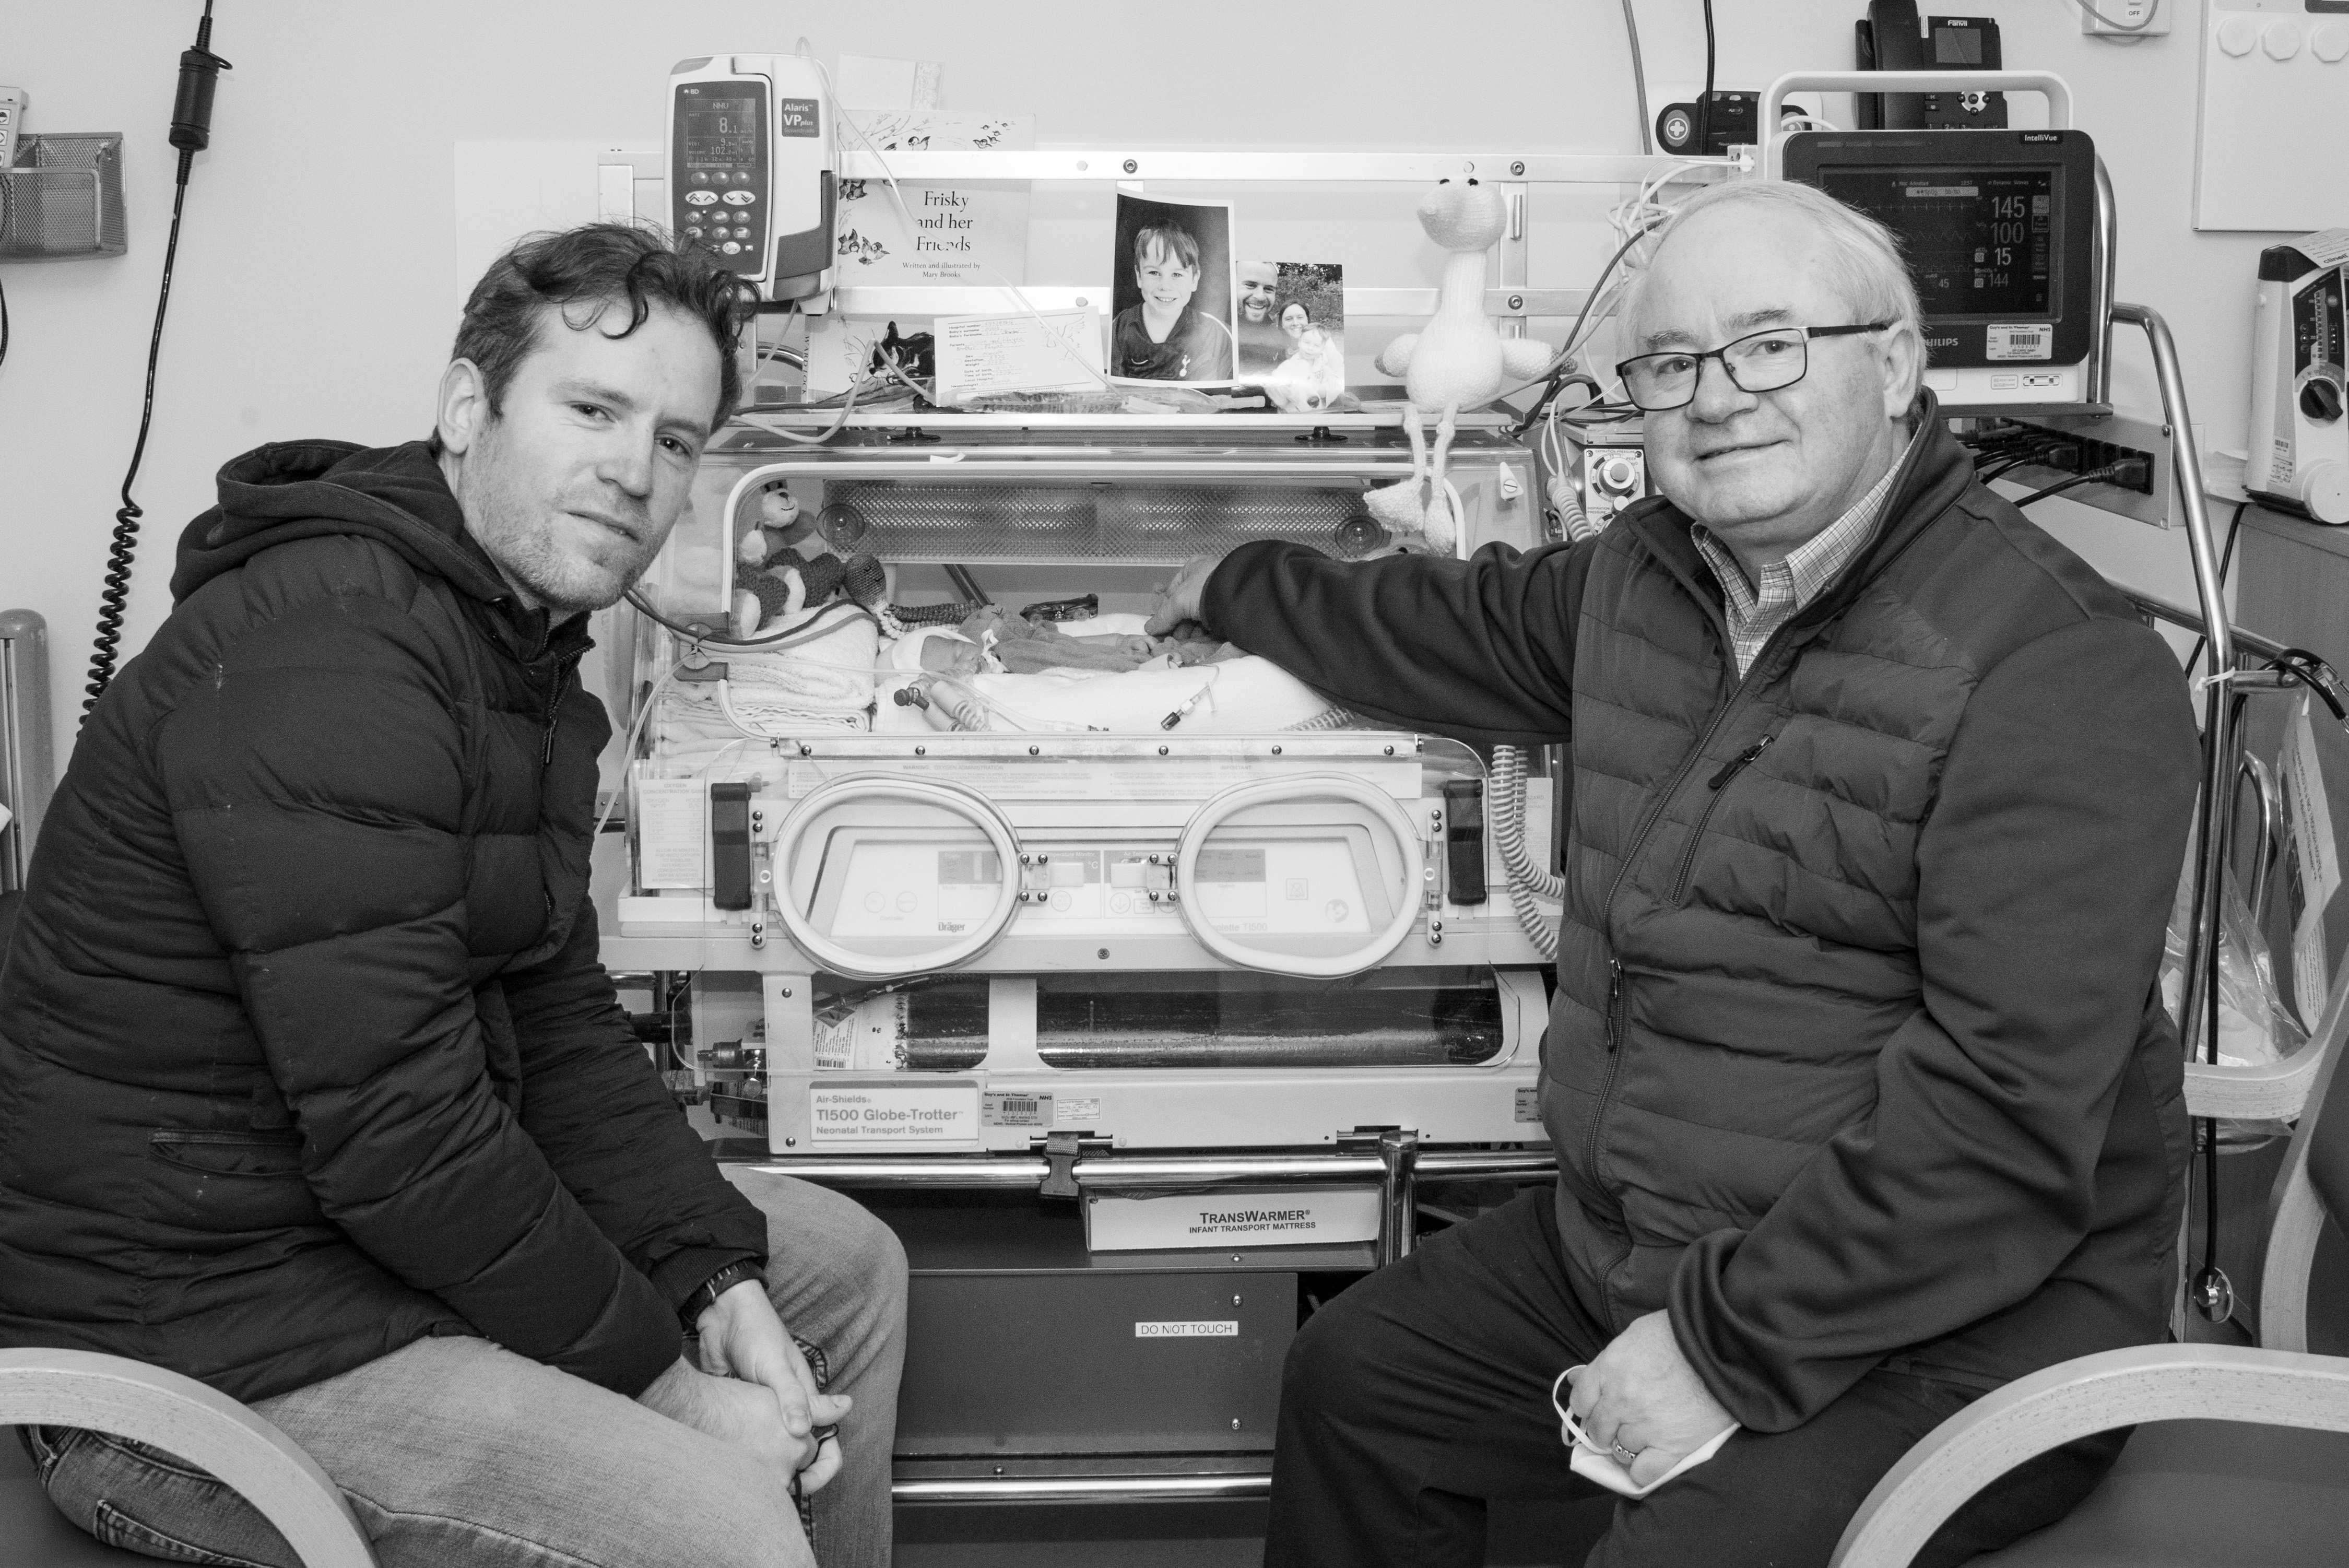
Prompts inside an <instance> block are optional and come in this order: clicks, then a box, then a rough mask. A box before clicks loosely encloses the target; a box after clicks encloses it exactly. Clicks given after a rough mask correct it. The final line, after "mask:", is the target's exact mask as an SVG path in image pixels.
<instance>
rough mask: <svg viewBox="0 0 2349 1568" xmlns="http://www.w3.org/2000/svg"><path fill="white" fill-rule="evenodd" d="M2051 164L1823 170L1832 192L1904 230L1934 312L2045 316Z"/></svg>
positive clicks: (1906, 250) (2051, 246) (2053, 301)
mask: <svg viewBox="0 0 2349 1568" xmlns="http://www.w3.org/2000/svg"><path fill="white" fill-rule="evenodd" d="M2055 176H2056V171H2055V170H2054V168H2052V167H2038V168H2034V167H2031V166H2029V165H2023V164H2018V165H2013V166H2010V167H2007V168H1989V169H1935V168H1907V169H1892V168H1881V167H1878V168H1868V167H1854V166H1850V165H1847V166H1845V167H1842V168H1823V169H1821V170H1820V171H1819V175H1818V179H1819V183H1820V184H1821V185H1822V186H1824V187H1825V188H1826V192H1827V193H1828V194H1829V195H1832V196H1834V197H1836V198H1837V200H1838V201H1842V202H1847V203H1849V204H1850V205H1852V206H1855V207H1857V208H1858V209H1859V210H1860V211H1862V212H1864V213H1868V215H1869V216H1871V217H1873V218H1875V219H1876V220H1878V222H1879V223H1883V224H1884V225H1885V226H1886V227H1887V228H1889V229H1890V230H1891V231H1892V232H1893V233H1894V234H1898V235H1899V236H1900V248H1901V254H1903V255H1904V256H1906V257H1907V258H1908V262H1909V275H1910V276H1912V277H1914V278H1915V279H1916V282H1917V294H1918V297H1919V300H1920V303H1921V304H1922V305H1923V306H1924V310H1925V314H1926V316H1927V317H1944V318H1946V317H1990V318H1994V319H1998V320H2014V319H2026V318H2031V317H2038V318H2041V319H2044V318H2045V317H2049V316H2052V315H2054V313H2055V311H2056V310H2057V309H2058V307H2059V302H2058V300H2057V298H2056V291H2055V269H2056V256H2055V193H2056V192H2055Z"/></svg>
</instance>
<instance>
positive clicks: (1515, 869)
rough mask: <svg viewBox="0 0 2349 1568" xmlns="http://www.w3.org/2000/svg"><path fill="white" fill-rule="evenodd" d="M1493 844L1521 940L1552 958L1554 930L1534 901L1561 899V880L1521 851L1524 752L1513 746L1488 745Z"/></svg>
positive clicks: (1563, 890) (1563, 882)
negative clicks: (1523, 937)
mask: <svg viewBox="0 0 2349 1568" xmlns="http://www.w3.org/2000/svg"><path fill="white" fill-rule="evenodd" d="M1493 793H1494V794H1495V797H1496V798H1495V801H1494V803H1493V804H1494V811H1493V814H1492V829H1493V843H1494V845H1495V847H1497V848H1498V849H1499V850H1500V852H1501V864H1502V866H1503V867H1505V868H1506V870H1507V872H1508V880H1509V903H1510V906H1511V907H1512V908H1513V909H1516V916H1517V924H1518V925H1519V926H1521V927H1523V928H1524V929H1525V933H1526V940H1528V941H1530V942H1532V943H1533V944H1534V948H1535V950H1537V951H1538V952H1539V953H1540V954H1541V955H1542V957H1544V958H1547V959H1555V958H1556V957H1557V932H1556V931H1555V930H1553V929H1550V925H1549V922H1548V921H1547V920H1546V919H1543V918H1542V912H1541V909H1540V908H1539V907H1538V906H1537V905H1536V904H1535V902H1534V899H1535V898H1537V897H1538V898H1560V899H1562V898H1565V897H1566V879H1565V878H1564V877H1553V876H1551V875H1550V874H1549V873H1548V872H1547V871H1544V870H1543V869H1541V867H1537V866H1536V865H1535V864H1534V863H1533V857H1531V856H1529V855H1527V854H1526V753H1524V751H1523V750H1521V749H1520V748H1518V747H1516V746H1508V745H1501V746H1495V747H1494V748H1493Z"/></svg>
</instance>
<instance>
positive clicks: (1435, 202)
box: [1363, 180, 1551, 555]
mask: <svg viewBox="0 0 2349 1568" xmlns="http://www.w3.org/2000/svg"><path fill="white" fill-rule="evenodd" d="M1419 226H1420V227H1421V228H1423V229H1424V230H1426V231H1427V237H1428V238H1429V239H1431V240H1433V241H1434V242H1435V243H1436V244H1439V245H1442V246H1443V247H1444V249H1445V250H1447V251H1449V252H1451V253H1452V254H1451V257H1450V259H1449V260H1447V261H1446V262H1445V263H1444V285H1443V287H1442V289H1441V290H1440V291H1439V293H1438V295H1437V297H1436V303H1435V314H1434V315H1433V316H1432V317H1428V322H1427V325H1426V327H1423V328H1422V329H1421V330H1420V331H1417V332H1410V333H1405V334H1404V335H1403V336H1402V337H1398V338H1396V339H1395V340H1394V341H1393V342H1392V343H1390V344H1388V345H1387V346H1386V348H1384V349H1382V350H1381V352H1380V354H1379V358H1378V367H1379V369H1380V370H1381V371H1382V372H1384V373H1385V374H1387V375H1390V376H1401V377H1402V379H1403V410H1402V422H1403V429H1404V430H1406V431H1409V432H1410V434H1411V477H1410V478H1409V479H1408V480H1405V481H1403V482H1402V483H1399V484H1391V485H1387V486H1385V487H1384V488H1382V489H1379V490H1373V491H1371V493H1369V494H1368V495H1366V496H1364V497H1363V504H1365V505H1366V506H1368V507H1369V508H1370V513H1371V516H1373V517H1375V518H1377V519H1378V520H1379V521H1380V522H1381V523H1382V524H1385V525H1386V527H1387V531H1388V532H1389V533H1390V534H1392V535H1395V537H1396V539H1397V541H1398V543H1400V544H1401V545H1402V546H1403V547H1404V548H1406V549H1409V548H1419V549H1428V550H1433V551H1435V552H1437V553H1439V554H1443V555H1450V554H1451V553H1452V552H1453V548H1454V545H1456V544H1457V542H1458V540H1459V536H1460V519H1459V517H1458V516H1457V514H1455V513H1454V508H1453V504H1452V498H1451V495H1450V493H1449V492H1448V491H1447V489H1446V487H1445V485H1444V455H1445V453H1447V452H1449V451H1450V450H1451V447H1452V437H1453V432H1454V428H1455V426H1456V423H1457V421H1458V419H1459V415H1460V410H1463V409H1474V408H1477V407H1479V406H1481V405H1483V404H1485V403H1488V402H1490V401H1492V400H1493V399H1495V397H1497V396H1499V395H1500V391H1501V385H1502V382H1503V380H1504V379H1512V380H1520V381H1524V380H1531V379H1533V378H1534V377H1536V376H1538V375H1539V374H1541V372H1542V371H1543V370H1545V369H1548V367H1549V362H1550V358H1551V353H1550V348H1549V345H1547V343H1537V342H1535V341H1534V340H1533V339H1531V338H1529V337H1502V336H1501V334H1500V333H1499V331H1498V330H1496V329H1495V327H1494V326H1493V323H1492V321H1491V319H1490V318H1489V317H1486V316H1485V252H1487V251H1489V250H1491V249H1492V248H1493V246H1494V245H1495V244H1498V243H1499V241H1500V238H1501V236H1502V235H1503V234H1505V233H1506V232H1507V229H1508V209H1507V207H1506V204H1504V203H1503V202H1502V200H1501V193H1500V192H1498V191H1495V190H1494V189H1493V188H1492V187H1491V186H1490V185H1480V184H1478V183H1477V182H1475V181H1474V180H1469V181H1466V182H1455V181H1452V180H1445V181H1443V182H1440V183H1438V184H1437V185H1436V187H1435V189H1434V190H1433V191H1430V192H1428V193H1427V194H1426V196H1425V197H1423V199H1422V200H1421V202H1420V203H1419ZM1430 419H1433V420H1434V421H1435V450H1434V452H1433V453H1431V452H1429V451H1428V447H1427V439H1426V435H1425V432H1424V430H1423V425H1424V424H1425V422H1426V421H1428V420H1430Z"/></svg>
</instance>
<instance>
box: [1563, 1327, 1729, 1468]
mask: <svg viewBox="0 0 2349 1568" xmlns="http://www.w3.org/2000/svg"><path fill="white" fill-rule="evenodd" d="M1567 1376H1568V1379H1569V1380H1570V1381H1571V1382H1572V1383H1573V1385H1574V1394H1573V1397H1571V1398H1570V1399H1568V1402H1567V1407H1568V1409H1570V1410H1572V1411H1573V1412H1574V1418H1575V1419H1576V1420H1577V1421H1579V1422H1580V1423H1581V1424H1582V1429H1583V1430H1584V1431H1586V1432H1588V1433H1589V1434H1590V1439H1591V1441H1593V1442H1595V1443H1599V1444H1600V1445H1602V1446H1612V1445H1620V1451H1619V1452H1618V1453H1617V1455H1616V1457H1617V1458H1618V1459H1620V1458H1621V1457H1622V1455H1623V1454H1624V1453H1629V1454H1630V1455H1631V1456H1632V1458H1631V1459H1630V1461H1629V1462H1628V1463H1627V1464H1626V1465H1625V1467H1624V1468H1625V1469H1629V1470H1630V1472H1631V1479H1632V1480H1634V1481H1636V1482H1638V1483H1639V1484H1640V1485H1641V1486H1645V1485H1647V1484H1648V1483H1649V1482H1650V1481H1651V1480H1655V1479H1656V1478H1657V1477H1658V1476H1661V1475H1662V1474H1663V1473H1664V1472H1665V1471H1666V1470H1669V1469H1671V1468H1672V1467H1673V1466H1674V1465H1676V1464H1678V1463H1680V1462H1681V1460H1682V1459H1684V1458H1686V1457H1687V1456H1688V1455H1690V1454H1692V1453H1694V1452H1695V1451H1696V1450H1697V1449H1701V1448H1702V1447H1704V1445H1705V1444H1706V1443H1708V1442H1710V1441H1712V1440H1713V1438H1716V1437H1718V1436H1719V1435H1720V1434H1721V1432H1722V1430H1723V1428H1727V1427H1729V1426H1732V1425H1733V1424H1734V1423H1735V1421H1736V1419H1737V1418H1736V1417H1734V1416H1732V1415H1731V1414H1730V1413H1729V1412H1728V1411H1727V1410H1726V1409H1723V1407H1722V1404H1721V1401H1719V1400H1718V1399H1715V1398H1714V1397H1713V1391H1712V1390H1711V1389H1709V1388H1707V1387H1706V1386H1704V1380H1703V1379H1702V1378H1701V1377H1699V1376H1697V1375H1696V1368H1694V1367H1693V1366H1690V1365H1689V1363H1688V1357H1686V1356H1685V1355H1682V1354H1681V1346H1680V1341H1679V1340H1678V1339H1676V1338H1674V1337H1673V1335H1672V1320H1671V1314H1669V1313H1662V1312H1651V1313H1650V1314H1647V1315H1646V1316H1645V1317H1640V1318H1634V1319H1632V1320H1631V1326H1630V1327H1629V1328H1627V1329H1625V1330H1624V1331H1623V1332H1622V1333H1621V1334H1617V1335H1616V1336H1615V1337H1614V1339H1613V1340H1611V1341H1610V1342H1609V1344H1608V1346H1607V1348H1606V1349H1604V1350H1602V1351H1600V1352H1599V1354H1598V1355H1596V1356H1593V1357H1592V1358H1591V1362H1590V1365H1589V1366H1584V1367H1579V1368H1578V1369H1576V1370H1574V1371H1572V1372H1569V1373H1568V1375H1567Z"/></svg>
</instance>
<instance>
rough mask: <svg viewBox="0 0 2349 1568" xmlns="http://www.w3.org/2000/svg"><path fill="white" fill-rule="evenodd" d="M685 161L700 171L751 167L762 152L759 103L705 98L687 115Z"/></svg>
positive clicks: (683, 137) (737, 99) (683, 138)
mask: <svg viewBox="0 0 2349 1568" xmlns="http://www.w3.org/2000/svg"><path fill="white" fill-rule="evenodd" d="M683 118H684V133H683V135H682V136H681V137H680V138H679V140H680V141H682V142H683V144H684V151H685V161H687V162H688V163H689V164H692V165H693V166H695V167H697V168H702V167H714V168H721V169H725V168H749V167H750V165H751V164H752V163H754V162H755V161H757V158H758V152H759V100H758V99H756V98H705V99H701V100H700V101H698V103H696V104H694V105H693V106H692V107H691V108H690V109H687V110H686V111H685V114H684V117H683Z"/></svg>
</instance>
